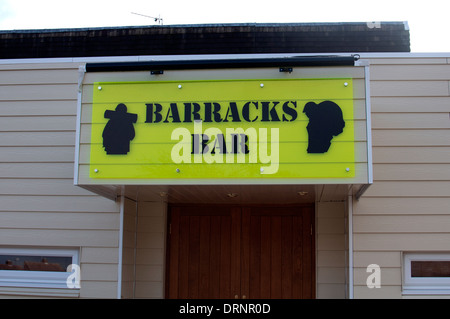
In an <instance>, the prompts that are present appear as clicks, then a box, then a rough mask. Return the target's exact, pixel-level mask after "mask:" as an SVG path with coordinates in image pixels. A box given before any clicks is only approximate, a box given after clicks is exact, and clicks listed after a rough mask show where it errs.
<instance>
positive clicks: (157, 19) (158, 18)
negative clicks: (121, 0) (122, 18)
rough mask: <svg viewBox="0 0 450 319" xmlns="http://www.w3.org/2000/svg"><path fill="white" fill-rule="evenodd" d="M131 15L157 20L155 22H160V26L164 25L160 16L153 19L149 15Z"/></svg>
mask: <svg viewBox="0 0 450 319" xmlns="http://www.w3.org/2000/svg"><path fill="white" fill-rule="evenodd" d="M131 14H135V15H138V16H142V17H146V18H150V19H153V20H155V22H158V24H159V25H162V24H163V19H162V18H161V17H160V16H158V17H157V18H156V17H151V16H148V15H145V14H140V13H136V12H131Z"/></svg>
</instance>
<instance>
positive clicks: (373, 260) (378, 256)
mask: <svg viewBox="0 0 450 319" xmlns="http://www.w3.org/2000/svg"><path fill="white" fill-rule="evenodd" d="M401 258H402V257H401V253H400V252H398V251H394V252H386V251H382V252H378V251H375V252H372V251H371V252H364V251H358V252H355V253H354V254H353V266H354V267H356V268H365V269H367V266H369V265H371V264H376V265H379V266H380V267H389V268H400V267H401V265H402V260H401Z"/></svg>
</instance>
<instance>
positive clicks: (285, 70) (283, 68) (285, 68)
mask: <svg viewBox="0 0 450 319" xmlns="http://www.w3.org/2000/svg"><path fill="white" fill-rule="evenodd" d="M293 70H294V69H293V68H289V67H281V68H280V72H289V73H292V71H293Z"/></svg>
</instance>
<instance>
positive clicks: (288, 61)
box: [86, 54, 359, 73]
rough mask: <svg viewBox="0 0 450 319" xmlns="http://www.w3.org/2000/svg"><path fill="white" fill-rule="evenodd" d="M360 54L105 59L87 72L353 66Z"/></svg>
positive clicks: (89, 66) (89, 65) (90, 64)
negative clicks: (108, 60)
mask: <svg viewBox="0 0 450 319" xmlns="http://www.w3.org/2000/svg"><path fill="white" fill-rule="evenodd" d="M358 59H359V55H357V54H355V55H345V56H341V55H333V56H331V55H324V56H317V55H314V56H292V57H282V58H257V59H236V58H235V59H205V60H171V61H142V62H104V63H87V64H86V72H118V71H151V72H154V73H161V72H163V71H165V70H193V69H232V68H260V67H279V68H285V71H289V68H291V67H305V66H353V65H355V61H357V60H358Z"/></svg>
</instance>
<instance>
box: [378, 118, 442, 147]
mask: <svg viewBox="0 0 450 319" xmlns="http://www.w3.org/2000/svg"><path fill="white" fill-rule="evenodd" d="M446 115H447V117H448V113H447V114H446ZM447 121H449V120H448V119H447ZM449 122H450V121H449ZM372 144H373V145H374V146H450V130H447V129H442V130H441V129H429V130H417V129H416V130H413V129H405V130H395V129H392V130H389V129H387V130H379V129H378V130H373V131H372Z"/></svg>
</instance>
